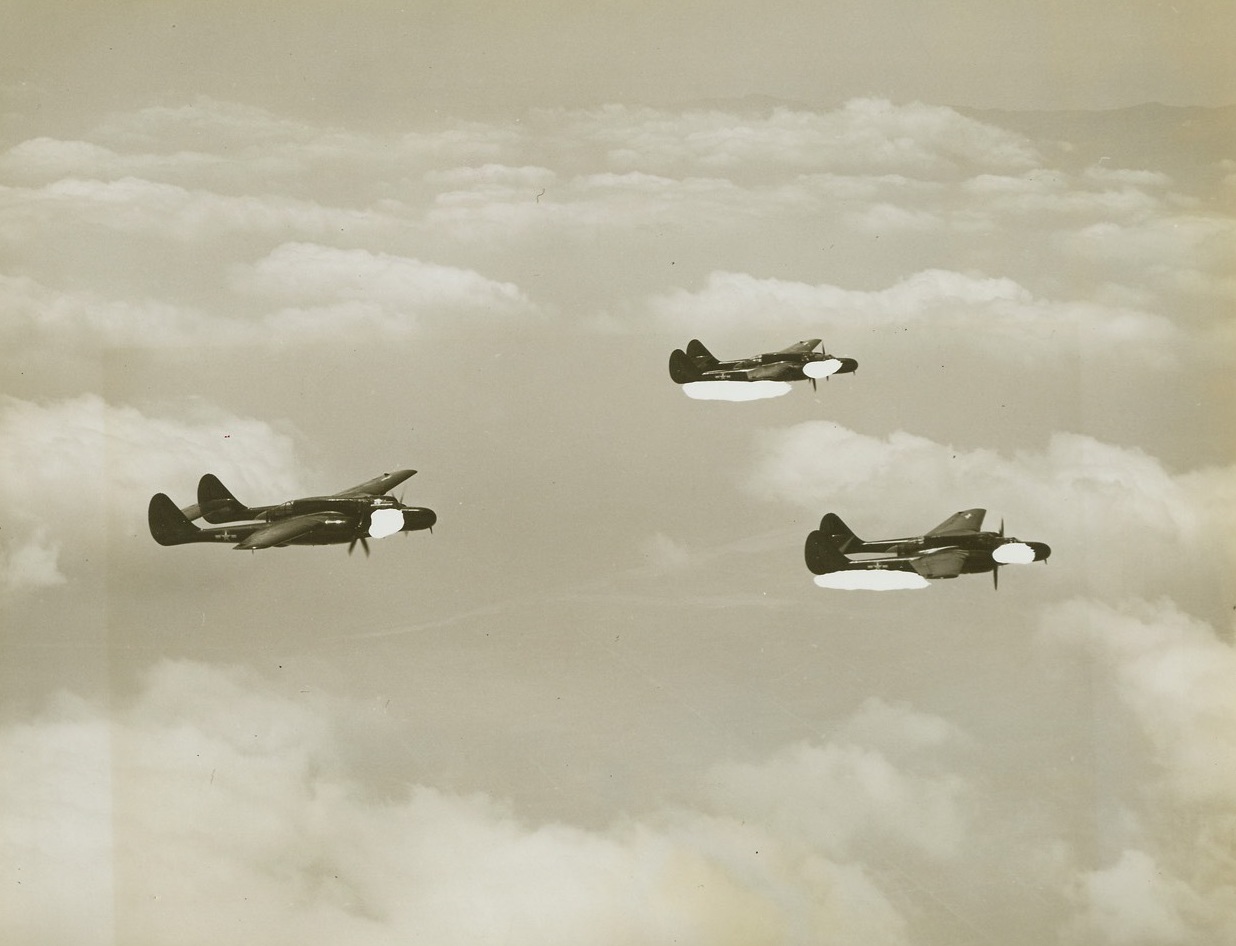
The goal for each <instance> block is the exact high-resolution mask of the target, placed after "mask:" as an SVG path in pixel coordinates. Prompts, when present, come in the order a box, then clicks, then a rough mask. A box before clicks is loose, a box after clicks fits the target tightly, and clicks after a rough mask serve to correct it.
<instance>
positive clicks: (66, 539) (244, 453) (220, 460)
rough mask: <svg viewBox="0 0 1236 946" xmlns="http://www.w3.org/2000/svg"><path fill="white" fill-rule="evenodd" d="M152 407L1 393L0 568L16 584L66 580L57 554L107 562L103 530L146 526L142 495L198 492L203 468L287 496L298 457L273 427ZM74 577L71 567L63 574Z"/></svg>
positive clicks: (191, 409) (207, 412)
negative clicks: (154, 412) (162, 412)
mask: <svg viewBox="0 0 1236 946" xmlns="http://www.w3.org/2000/svg"><path fill="white" fill-rule="evenodd" d="M182 413H183V414H184V416H183V417H181V418H173V417H160V416H151V415H148V414H146V413H143V412H142V411H140V410H138V409H136V408H134V407H129V406H121V405H113V404H109V403H107V402H106V401H104V400H103V399H102V398H100V397H98V396H96V395H83V396H81V397H76V398H70V399H66V400H59V401H50V402H46V403H39V402H34V401H24V400H19V399H17V398H0V441H2V442H3V443H4V445H5V446H4V450H3V452H0V517H2V518H3V522H4V530H3V538H2V539H0V569H2V571H0V575H2V579H0V580H2V581H3V583H4V586H5V587H6V588H8V589H9V590H13V591H17V590H24V589H31V588H39V587H47V586H51V585H56V584H60V583H62V582H63V581H64V580H65V578H66V575H65V569H64V568H63V567H62V565H63V563H62V560H61V559H62V554H64V553H66V552H69V551H71V554H72V555H73V556H74V557H75V558H91V557H93V559H94V560H95V561H96V562H97V561H100V560H103V558H104V556H103V555H102V554H101V550H102V547H103V543H104V542H105V541H106V537H107V534H108V531H109V530H110V529H118V530H120V532H121V533H122V534H129V535H141V534H145V533H146V528H147V527H146V504H147V502H148V501H149V499H150V497H151V495H153V494H154V493H155V492H167V493H169V494H170V495H171V496H172V497H173V499H174V500H176V501H177V503H178V505H181V506H186V505H189V504H190V503H193V502H195V501H196V499H195V497H194V491H195V489H196V487H197V481H198V478H199V477H200V476H201V475H202V474H203V473H205V472H207V471H211V472H214V473H216V474H218V475H220V476H222V477H224V479H225V481H227V482H229V485H232V484H234V488H235V489H237V490H242V489H243V490H251V491H253V492H259V491H260V492H261V493H263V494H267V493H272V492H273V493H275V494H278V493H280V492H287V493H294V492H295V491H296V490H298V489H299V488H300V486H301V482H300V476H301V473H300V469H299V468H300V464H299V463H298V462H297V460H296V456H295V451H294V449H293V447H292V443H291V440H290V438H289V437H288V436H287V435H285V434H283V433H280V432H279V431H278V430H276V429H274V428H273V427H272V426H271V425H270V424H268V423H266V422H264V421H260V420H257V419H254V418H247V417H238V416H236V415H233V414H229V413H227V412H225V411H222V410H219V409H218V408H215V407H212V406H210V405H209V404H205V403H202V402H192V403H189V404H186V405H183V407H182ZM69 577H71V576H69Z"/></svg>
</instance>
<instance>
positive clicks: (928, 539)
mask: <svg viewBox="0 0 1236 946" xmlns="http://www.w3.org/2000/svg"><path fill="white" fill-rule="evenodd" d="M943 548H955V549H963V550H965V551H967V552H987V553H989V554H991V553H995V552H996V550H997V549H1001V548H1007V549H1008V551H1007V553H1005V554H1006V555H1007V556H1009V557H1011V560H1018V559H1026V560H1028V561H1035V562H1041V561H1043V560H1044V559H1046V558H1047V556H1048V555H1050V554H1051V549H1050V548H1049V547H1048V546H1047V544H1046V543H1044V542H1023V541H1022V540H1021V539H1018V538H1016V537H1014V536H1006V535H1000V534H999V533H998V532H971V533H962V534H959V535H919V536H911V537H908V538H904V539H876V540H868V541H865V542H863V543H862V544H861V545H852V546H851V547H850V548H849V549H848V551H849V552H854V553H857V552H881V553H885V554H891V555H917V554H920V553H922V552H926V551H929V550H931V549H943Z"/></svg>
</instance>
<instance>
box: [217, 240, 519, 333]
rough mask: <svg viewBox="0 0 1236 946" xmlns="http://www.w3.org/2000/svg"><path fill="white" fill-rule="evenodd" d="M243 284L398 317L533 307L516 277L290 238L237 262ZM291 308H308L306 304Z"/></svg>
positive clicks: (298, 299) (277, 295)
mask: <svg viewBox="0 0 1236 946" xmlns="http://www.w3.org/2000/svg"><path fill="white" fill-rule="evenodd" d="M235 282H236V283H237V284H238V285H239V286H240V287H241V288H243V289H244V290H246V291H249V292H254V293H258V294H261V295H263V296H267V297H270V298H272V299H276V300H281V301H287V302H290V303H294V304H298V305H299V306H301V307H303V306H304V305H306V304H309V303H312V302H314V301H315V300H326V303H325V305H322V306H319V308H322V309H326V310H328V311H329V310H331V309H332V308H333V307H334V306H341V307H344V308H346V307H348V306H353V305H358V306H364V307H371V308H372V311H374V312H376V313H380V314H381V315H382V316H383V317H387V318H389V319H391V320H395V321H400V320H406V319H408V318H414V317H415V316H416V315H418V314H425V313H429V314H432V313H435V312H436V311H438V310H443V309H446V310H453V311H460V310H463V311H468V310H483V311H485V312H487V313H491V314H497V315H512V314H517V313H527V312H528V311H529V310H530V309H531V304H530V303H529V301H528V299H527V297H526V296H525V295H524V294H523V292H522V291H520V289H519V287H518V286H516V285H514V284H513V283H503V282H496V281H494V280H492V279H487V278H486V277H484V276H482V275H480V274H479V273H477V272H474V271H472V270H466V269H459V268H456V267H453V266H442V265H439V264H436V263H426V262H422V261H421V260H418V259H411V258H409V257H405V256H395V255H392V254H388V253H372V252H369V251H367V250H342V249H337V248H335V247H330V246H321V245H319V244H311V243H285V244H283V245H281V246H279V247H276V248H275V249H274V250H273V251H271V253H270V254H269V255H267V256H266V257H265V258H263V259H261V260H259V261H258V262H256V263H254V264H253V265H252V266H249V267H244V268H241V269H239V270H238V271H237V272H236V274H235ZM292 311H296V312H303V311H306V310H305V309H304V308H300V307H298V308H295V309H293V310H292Z"/></svg>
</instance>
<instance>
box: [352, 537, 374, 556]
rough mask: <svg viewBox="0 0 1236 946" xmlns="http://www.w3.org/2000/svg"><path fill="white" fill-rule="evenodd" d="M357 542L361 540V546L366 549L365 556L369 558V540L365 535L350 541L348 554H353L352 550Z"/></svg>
mask: <svg viewBox="0 0 1236 946" xmlns="http://www.w3.org/2000/svg"><path fill="white" fill-rule="evenodd" d="M357 542H360V544H361V548H363V549H364V550H365V558H368V557H369V540H368V539H366V538H365V537H364V536H363V535H362V536H361V537H360V538H359V539H353V540H352V541H351V542H349V543H348V554H349V555H351V554H352V550H353V549H355V548H356V543H357Z"/></svg>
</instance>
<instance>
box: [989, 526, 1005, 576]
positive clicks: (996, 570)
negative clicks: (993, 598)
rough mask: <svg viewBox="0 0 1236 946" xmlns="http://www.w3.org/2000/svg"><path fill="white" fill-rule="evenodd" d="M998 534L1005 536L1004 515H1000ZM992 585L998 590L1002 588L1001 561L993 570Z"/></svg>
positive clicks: (1001, 536)
mask: <svg viewBox="0 0 1236 946" xmlns="http://www.w3.org/2000/svg"><path fill="white" fill-rule="evenodd" d="M997 534H998V535H999V536H1000V538H1002V539H1003V538H1004V517H1003V516H1001V517H1000V531H999V533H997ZM991 586H992V587H993V588H994V589H996V591H999V590H1000V563H999V562H996V567H995V568H993V569H992V570H991Z"/></svg>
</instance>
